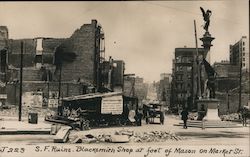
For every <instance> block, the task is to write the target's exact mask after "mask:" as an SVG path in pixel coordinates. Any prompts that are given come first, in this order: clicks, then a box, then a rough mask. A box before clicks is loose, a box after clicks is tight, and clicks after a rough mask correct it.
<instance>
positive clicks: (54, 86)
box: [0, 20, 123, 107]
mask: <svg viewBox="0 0 250 157" xmlns="http://www.w3.org/2000/svg"><path fill="white" fill-rule="evenodd" d="M0 31H1V34H0V51H1V56H0V59H1V64H0V69H1V71H0V72H1V73H0V74H1V78H0V95H1V96H0V98H3V99H4V100H2V102H3V103H6V104H10V105H15V104H19V99H18V97H19V83H20V81H19V80H20V58H21V42H23V86H22V87H23V89H22V91H23V102H22V103H28V102H32V101H30V100H29V101H28V100H27V101H26V96H27V97H28V96H30V95H33V96H34V95H35V96H37V97H38V98H36V100H39V103H38V104H39V106H45V107H46V106H49V107H56V105H57V104H58V97H59V96H60V97H66V96H73V95H80V94H86V93H90V92H104V91H108V90H107V89H108V88H107V87H108V86H109V85H107V84H108V83H109V82H108V79H109V77H107V78H106V80H105V79H104V78H105V77H104V76H105V75H107V72H108V71H107V70H106V69H105V68H107V66H105V62H106V61H105V58H104V56H105V55H104V53H105V47H104V46H105V45H104V39H105V38H104V32H103V29H102V27H101V25H100V24H99V23H98V22H97V21H96V20H92V21H91V23H90V24H84V25H83V26H81V27H80V28H79V29H77V30H76V31H75V32H74V33H73V34H72V35H71V36H70V37H69V38H33V39H9V38H8V33H9V32H8V29H7V27H5V26H1V27H0ZM108 65H109V66H108V68H109V67H110V66H111V67H112V69H113V70H114V69H115V68H113V64H112V65H111V63H108ZM122 75H123V74H122ZM110 87H111V86H110ZM109 90H111V91H112V90H113V86H112V88H109ZM41 101H42V102H41ZM36 104H37V103H36ZM26 105H28V104H26Z"/></svg>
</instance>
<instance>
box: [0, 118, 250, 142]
mask: <svg viewBox="0 0 250 157" xmlns="http://www.w3.org/2000/svg"><path fill="white" fill-rule="evenodd" d="M179 122H181V120H180V118H179V117H178V116H174V115H167V116H165V123H164V125H160V124H146V123H145V122H144V121H143V123H142V126H123V127H106V128H96V129H90V130H86V131H75V130H73V131H71V133H70V137H73V136H84V135H87V134H92V135H95V136H98V135H100V134H114V133H115V132H116V131H119V130H129V131H133V132H135V133H143V132H151V131H164V132H170V133H173V134H175V135H177V136H180V137H182V140H178V141H173V140H167V141H164V142H152V143H151V144H154V145H155V144H157V145H165V144H167V143H171V144H177V145H186V144H192V145H200V144H202V145H206V144H208V145H209V144H216V145H238V144H240V145H249V137H250V136H249V131H250V130H249V129H250V128H249V126H248V127H239V128H206V129H201V128H194V127H189V128H188V129H183V127H182V126H175V125H174V124H178V123H179ZM51 125H52V123H48V122H45V121H44V120H43V118H42V117H39V121H38V124H29V123H28V120H27V119H23V121H21V122H19V121H18V120H17V118H15V117H7V116H6V117H2V120H1V121H0V127H1V129H11V128H12V129H17V130H18V129H19V130H20V129H26V130H28V129H31V130H32V129H39V128H40V129H44V128H47V129H48V128H50V127H51ZM239 125H240V124H239ZM0 143H24V144H32V143H53V135H0ZM129 144H132V145H134V144H135V145H136V144H138V143H134V142H129V143H127V144H126V145H129ZM140 144H142V145H147V144H148V143H140Z"/></svg>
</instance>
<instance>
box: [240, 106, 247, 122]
mask: <svg viewBox="0 0 250 157" xmlns="http://www.w3.org/2000/svg"><path fill="white" fill-rule="evenodd" d="M241 117H242V125H243V126H247V109H246V108H245V107H243V108H242V109H241Z"/></svg>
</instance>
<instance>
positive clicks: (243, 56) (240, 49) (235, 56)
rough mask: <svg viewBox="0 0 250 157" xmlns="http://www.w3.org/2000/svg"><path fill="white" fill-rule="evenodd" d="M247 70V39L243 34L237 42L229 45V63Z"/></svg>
mask: <svg viewBox="0 0 250 157" xmlns="http://www.w3.org/2000/svg"><path fill="white" fill-rule="evenodd" d="M240 62H242V69H243V70H244V69H246V70H247V71H248V72H249V39H247V37H246V36H243V37H242V38H241V39H240V40H239V41H238V42H236V43H235V44H233V45H230V64H233V65H240Z"/></svg>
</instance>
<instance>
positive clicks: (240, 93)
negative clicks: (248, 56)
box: [238, 54, 242, 111]
mask: <svg viewBox="0 0 250 157" xmlns="http://www.w3.org/2000/svg"><path fill="white" fill-rule="evenodd" d="M241 82H242V54H240V81H239V108H238V111H240V108H241Z"/></svg>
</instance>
